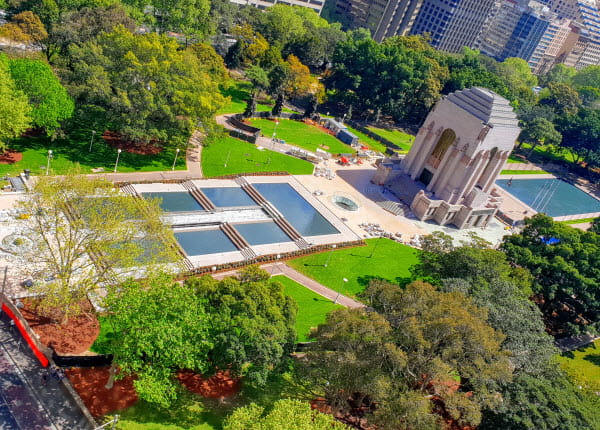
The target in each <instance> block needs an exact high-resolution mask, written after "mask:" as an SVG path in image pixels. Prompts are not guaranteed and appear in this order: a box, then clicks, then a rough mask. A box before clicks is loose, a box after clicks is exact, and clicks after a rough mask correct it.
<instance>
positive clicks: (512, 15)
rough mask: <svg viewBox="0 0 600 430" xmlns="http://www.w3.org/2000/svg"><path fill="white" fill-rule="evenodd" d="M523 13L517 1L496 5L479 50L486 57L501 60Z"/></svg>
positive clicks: (478, 44) (504, 1) (482, 36)
mask: <svg viewBox="0 0 600 430" xmlns="http://www.w3.org/2000/svg"><path fill="white" fill-rule="evenodd" d="M522 13H523V9H522V7H521V6H520V5H519V3H518V2H517V1H515V0H502V1H500V2H499V3H498V4H497V5H496V9H495V11H494V12H493V13H492V18H491V19H490V21H489V22H488V25H487V27H486V29H485V30H484V31H483V32H482V33H481V36H480V39H479V41H478V42H477V48H478V49H479V50H480V51H481V52H482V53H483V54H485V55H487V56H489V57H492V58H499V57H500V56H501V54H502V52H503V51H504V48H505V46H506V44H507V43H508V40H509V39H510V37H511V35H512V33H513V30H514V29H515V27H516V26H517V23H518V22H519V19H520V18H521V15H522Z"/></svg>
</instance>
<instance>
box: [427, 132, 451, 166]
mask: <svg viewBox="0 0 600 430" xmlns="http://www.w3.org/2000/svg"><path fill="white" fill-rule="evenodd" d="M455 139H456V133H454V130H452V129H451V128H447V129H446V130H444V132H443V133H442V135H441V136H440V138H439V140H438V143H437V145H435V148H434V149H433V152H432V153H431V155H432V157H434V158H437V159H438V160H442V158H444V155H445V154H446V151H447V150H448V148H450V145H452V143H454V140H455Z"/></svg>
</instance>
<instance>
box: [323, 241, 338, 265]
mask: <svg viewBox="0 0 600 430" xmlns="http://www.w3.org/2000/svg"><path fill="white" fill-rule="evenodd" d="M336 247H337V245H331V251H330V252H329V255H328V256H327V261H326V262H325V264H323V267H327V265H328V264H329V260H331V255H332V254H333V251H335V248H336Z"/></svg>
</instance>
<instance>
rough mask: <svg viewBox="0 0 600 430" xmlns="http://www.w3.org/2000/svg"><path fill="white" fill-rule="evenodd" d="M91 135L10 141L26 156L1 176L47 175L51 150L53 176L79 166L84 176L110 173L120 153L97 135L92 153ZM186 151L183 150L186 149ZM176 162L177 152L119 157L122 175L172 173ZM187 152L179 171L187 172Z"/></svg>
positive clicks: (0, 168)
mask: <svg viewBox="0 0 600 430" xmlns="http://www.w3.org/2000/svg"><path fill="white" fill-rule="evenodd" d="M90 139H91V134H89V135H87V134H86V135H81V134H80V133H77V132H73V133H72V134H71V136H69V138H68V139H56V140H55V141H51V140H50V138H47V137H21V138H18V139H13V140H11V141H10V142H9V145H8V146H9V148H10V149H12V150H15V151H18V152H21V153H22V154H23V159H22V160H21V161H19V162H17V163H14V164H0V175H2V176H4V175H6V174H10V175H12V176H14V175H16V174H18V173H20V172H22V171H23V169H30V170H31V173H32V174H34V175H39V174H43V173H45V171H46V170H45V169H46V166H47V164H48V150H52V160H51V161H50V174H56V175H60V174H64V173H66V172H68V171H69V170H72V169H73V167H74V166H75V165H76V164H79V165H80V166H81V171H82V172H83V173H92V170H91V169H92V168H98V167H102V168H104V171H106V172H112V171H113V170H114V168H115V162H116V159H117V150H116V149H114V148H111V147H109V146H108V145H106V144H105V143H104V141H103V140H102V139H101V138H100V136H99V133H96V136H95V139H94V143H93V145H92V151H91V152H89V146H90ZM182 149H183V148H182ZM174 159H175V151H174V150H173V149H168V150H164V151H163V152H161V153H160V154H157V155H137V154H131V153H129V152H125V151H123V152H122V153H121V155H120V156H119V165H118V172H152V171H160V170H171V167H172V166H173V161H174ZM185 168H186V166H185V151H184V150H182V151H181V152H180V153H179V156H178V157H177V164H176V166H175V169H176V170H185Z"/></svg>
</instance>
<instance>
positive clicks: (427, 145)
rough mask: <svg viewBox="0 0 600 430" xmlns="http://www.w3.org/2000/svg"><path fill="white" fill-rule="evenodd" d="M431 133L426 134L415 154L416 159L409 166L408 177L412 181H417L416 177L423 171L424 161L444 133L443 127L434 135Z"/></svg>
mask: <svg viewBox="0 0 600 430" xmlns="http://www.w3.org/2000/svg"><path fill="white" fill-rule="evenodd" d="M432 131H433V130H432ZM432 131H431V132H429V133H427V138H426V139H425V140H424V141H423V145H422V146H421V148H420V149H419V153H418V154H417V156H416V159H415V160H414V163H413V164H412V166H411V169H410V177H411V178H412V179H413V180H416V179H418V178H417V176H418V175H419V174H420V172H421V170H423V166H424V165H425V161H426V160H427V158H428V157H429V155H430V154H431V150H432V147H433V146H435V145H436V144H437V142H438V140H439V139H440V136H441V135H442V132H443V131H444V127H440V128H438V129H437V130H436V131H435V133H432Z"/></svg>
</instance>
